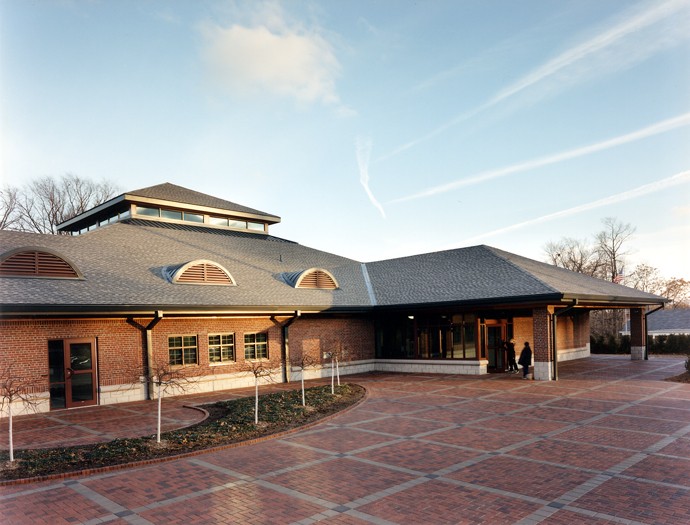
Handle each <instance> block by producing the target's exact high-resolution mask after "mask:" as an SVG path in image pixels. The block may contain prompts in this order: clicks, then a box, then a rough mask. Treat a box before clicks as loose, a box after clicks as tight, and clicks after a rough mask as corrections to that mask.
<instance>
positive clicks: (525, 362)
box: [518, 341, 532, 379]
mask: <svg viewBox="0 0 690 525" xmlns="http://www.w3.org/2000/svg"><path fill="white" fill-rule="evenodd" d="M518 364H519V365H522V379H527V374H528V373H529V366H530V365H531V364H532V349H531V348H530V347H529V341H525V346H524V347H523V348H522V352H520V359H518Z"/></svg>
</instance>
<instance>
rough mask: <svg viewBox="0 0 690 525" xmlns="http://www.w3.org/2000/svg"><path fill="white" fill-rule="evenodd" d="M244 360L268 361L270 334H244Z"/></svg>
mask: <svg viewBox="0 0 690 525" xmlns="http://www.w3.org/2000/svg"><path fill="white" fill-rule="evenodd" d="M244 358H245V359H250V360H251V359H268V334H267V333H266V332H259V333H256V334H244Z"/></svg>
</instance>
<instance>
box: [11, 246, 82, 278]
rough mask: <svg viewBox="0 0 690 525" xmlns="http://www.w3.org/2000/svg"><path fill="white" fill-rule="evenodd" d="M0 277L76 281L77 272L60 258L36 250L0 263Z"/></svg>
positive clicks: (18, 254) (21, 253)
mask: <svg viewBox="0 0 690 525" xmlns="http://www.w3.org/2000/svg"><path fill="white" fill-rule="evenodd" d="M0 276H4V277H9V276H12V277H52V278H55V277H57V278H63V279H78V278H79V274H78V273H77V271H76V270H75V269H74V268H73V267H72V265H70V264H69V263H68V262H67V261H65V260H64V259H63V258H62V257H59V256H57V255H54V254H52V253H48V252H42V251H38V250H26V251H21V252H17V253H15V254H13V255H10V256H9V257H7V258H6V259H5V260H3V261H2V262H0Z"/></svg>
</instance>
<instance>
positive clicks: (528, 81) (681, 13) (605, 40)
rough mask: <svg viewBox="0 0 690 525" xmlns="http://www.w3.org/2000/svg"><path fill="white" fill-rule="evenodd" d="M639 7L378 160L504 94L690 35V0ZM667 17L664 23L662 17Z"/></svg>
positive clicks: (536, 92)
mask: <svg viewBox="0 0 690 525" xmlns="http://www.w3.org/2000/svg"><path fill="white" fill-rule="evenodd" d="M647 6H648V7H646V8H645V9H643V10H640V9H639V7H637V6H636V7H635V8H633V9H631V10H629V11H628V12H627V13H626V15H624V18H623V19H620V20H617V21H616V22H615V23H614V24H613V25H611V26H608V27H606V28H603V29H602V30H600V31H599V32H598V33H597V34H596V35H594V36H593V37H591V38H589V39H588V40H586V41H584V42H582V43H580V44H578V45H575V46H573V47H571V48H570V49H567V50H566V51H564V52H562V53H561V54H560V55H558V56H556V57H554V58H553V59H551V60H549V61H547V62H545V63H544V64H542V65H540V66H539V67H537V68H535V69H534V70H532V71H530V72H529V73H527V74H526V75H524V76H523V77H522V78H520V79H518V80H517V81H515V82H513V83H512V84H510V85H508V86H506V87H505V88H503V89H501V90H500V91H499V92H498V93H496V94H495V95H494V96H493V97H491V98H490V99H489V100H487V101H486V102H485V103H484V104H481V105H479V106H477V107H475V108H474V109H471V110H469V111H466V112H463V113H462V114H459V115H457V116H456V117H454V118H453V119H451V120H449V121H448V122H446V123H444V124H442V125H440V126H438V127H437V128H435V129H434V130H432V131H430V132H428V133H426V134H424V135H422V136H420V137H418V138H415V139H412V140H410V141H408V142H407V143H405V144H402V145H401V146H399V147H397V148H395V149H394V150H392V151H391V152H389V153H387V154H385V155H383V156H381V157H380V158H378V159H377V161H382V160H386V159H388V158H390V157H393V156H395V155H398V154H400V153H402V152H403V151H406V150H408V149H410V148H412V147H414V146H416V145H418V144H420V143H422V142H426V141H428V140H430V139H432V138H434V137H436V136H437V135H439V134H441V133H443V132H445V131H446V130H447V129H449V128H452V127H454V126H456V125H457V124H459V123H461V122H464V121H466V120H468V119H470V118H472V117H474V116H475V115H477V114H479V113H482V112H484V111H486V110H488V109H490V108H492V107H494V106H496V105H498V104H500V103H502V102H504V101H506V100H508V99H512V98H514V97H517V96H518V95H528V94H529V95H530V97H531V98H530V102H531V103H534V102H535V99H538V98H541V97H545V96H547V95H550V94H552V93H555V92H558V91H561V90H563V89H564V88H566V87H569V86H572V85H573V84H575V83H582V82H585V81H588V80H589V79H591V78H594V77H598V76H601V75H608V74H611V72H613V71H619V70H622V69H625V68H630V67H632V66H633V65H635V64H637V63H639V62H641V61H643V60H645V59H647V58H648V57H650V56H652V55H653V54H654V53H657V52H658V51H660V50H661V49H665V48H668V47H671V46H674V45H676V44H677V43H679V42H680V41H682V40H685V39H687V38H690V32H689V31H687V26H688V19H689V17H690V9H689V8H690V2H689V1H688V0H667V1H665V2H663V3H659V2H656V1H654V2H650V3H648V4H647ZM664 22H668V23H664Z"/></svg>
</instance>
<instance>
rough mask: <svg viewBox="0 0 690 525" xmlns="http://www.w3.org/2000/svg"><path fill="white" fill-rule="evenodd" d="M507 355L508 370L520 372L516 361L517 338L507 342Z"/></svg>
mask: <svg viewBox="0 0 690 525" xmlns="http://www.w3.org/2000/svg"><path fill="white" fill-rule="evenodd" d="M506 357H507V360H508V372H512V373H515V374H517V373H518V365H517V363H516V362H515V339H511V340H510V341H508V342H507V343H506Z"/></svg>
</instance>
